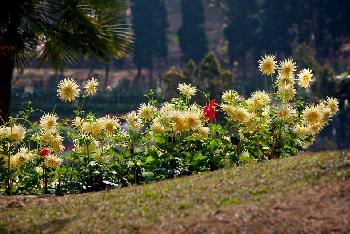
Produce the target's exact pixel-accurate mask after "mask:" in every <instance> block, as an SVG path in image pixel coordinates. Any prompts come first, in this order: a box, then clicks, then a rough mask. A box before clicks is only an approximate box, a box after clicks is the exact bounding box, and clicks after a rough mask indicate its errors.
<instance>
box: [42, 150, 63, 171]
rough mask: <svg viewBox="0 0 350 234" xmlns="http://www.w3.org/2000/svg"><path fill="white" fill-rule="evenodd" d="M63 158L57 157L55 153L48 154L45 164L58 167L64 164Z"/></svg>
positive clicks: (54, 167) (49, 166)
mask: <svg viewBox="0 0 350 234" xmlns="http://www.w3.org/2000/svg"><path fill="white" fill-rule="evenodd" d="M62 161H63V160H62V159H60V158H58V157H56V156H55V155H52V154H50V155H48V156H47V157H45V162H44V164H45V166H46V167H48V168H53V169H56V168H58V167H59V166H61V164H62Z"/></svg>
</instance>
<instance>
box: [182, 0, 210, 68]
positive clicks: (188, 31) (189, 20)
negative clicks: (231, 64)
mask: <svg viewBox="0 0 350 234" xmlns="http://www.w3.org/2000/svg"><path fill="white" fill-rule="evenodd" d="M181 9H182V26H181V28H180V30H179V31H178V35H179V41H180V47H181V51H182V54H183V57H182V58H183V60H184V61H185V62H187V61H188V60H190V59H193V60H194V61H195V62H199V61H200V60H202V59H203V57H204V56H205V55H206V54H207V52H208V49H207V38H206V35H205V31H204V22H205V19H204V7H203V1H202V0H191V1H188V0H181Z"/></svg>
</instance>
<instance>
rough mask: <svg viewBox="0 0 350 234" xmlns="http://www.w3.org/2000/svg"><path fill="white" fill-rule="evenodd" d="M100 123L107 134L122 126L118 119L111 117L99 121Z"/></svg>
mask: <svg viewBox="0 0 350 234" xmlns="http://www.w3.org/2000/svg"><path fill="white" fill-rule="evenodd" d="M98 121H99V122H100V123H101V124H102V128H103V129H104V130H105V131H106V133H107V134H111V133H113V132H115V131H116V130H117V129H118V128H119V126H120V124H119V120H118V119H117V118H116V117H110V116H109V115H107V116H105V117H103V118H101V119H99V120H98Z"/></svg>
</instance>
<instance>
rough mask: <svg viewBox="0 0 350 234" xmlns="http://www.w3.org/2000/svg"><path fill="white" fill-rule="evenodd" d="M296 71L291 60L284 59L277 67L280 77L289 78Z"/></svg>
mask: <svg viewBox="0 0 350 234" xmlns="http://www.w3.org/2000/svg"><path fill="white" fill-rule="evenodd" d="M295 70H296V64H295V62H294V61H293V59H284V60H283V61H281V62H280V65H279V71H278V72H279V75H280V76H281V77H291V76H293V75H294V72H295Z"/></svg>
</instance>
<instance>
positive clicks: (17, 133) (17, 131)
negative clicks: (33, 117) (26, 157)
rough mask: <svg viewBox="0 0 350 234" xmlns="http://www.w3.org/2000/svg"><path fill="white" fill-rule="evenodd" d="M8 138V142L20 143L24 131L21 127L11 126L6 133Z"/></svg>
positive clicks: (24, 133)
mask: <svg viewBox="0 0 350 234" xmlns="http://www.w3.org/2000/svg"><path fill="white" fill-rule="evenodd" d="M8 134H9V135H8V138H9V140H10V141H13V142H15V143H19V142H21V141H22V140H23V139H24V137H25V135H26V129H25V128H24V127H23V126H22V125H20V124H19V125H16V124H15V125H13V126H12V127H10V128H9V132H8Z"/></svg>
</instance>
